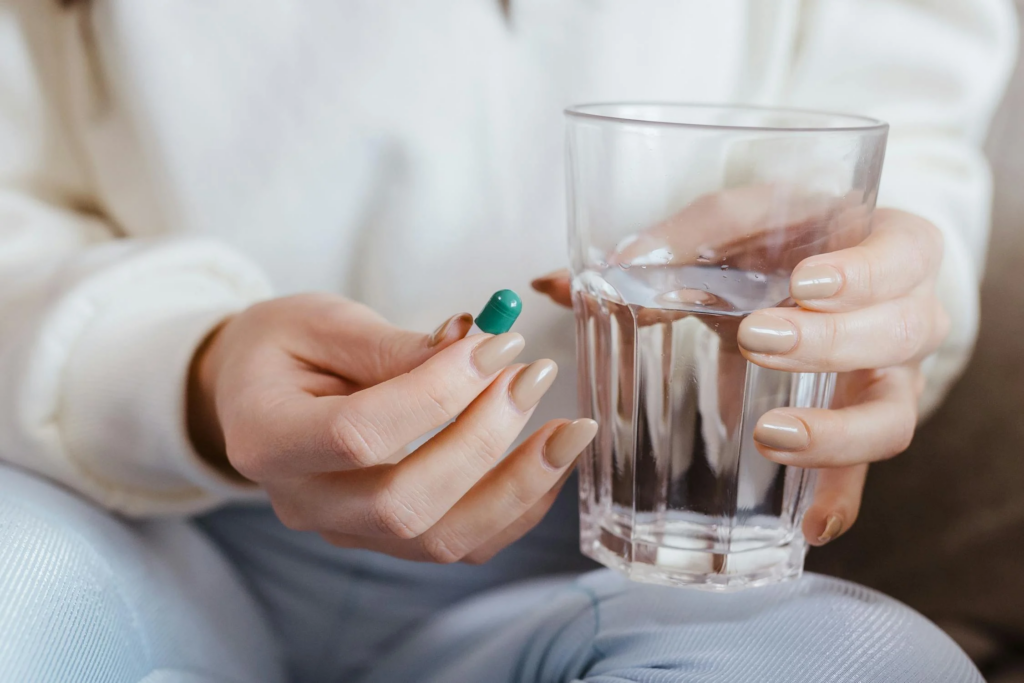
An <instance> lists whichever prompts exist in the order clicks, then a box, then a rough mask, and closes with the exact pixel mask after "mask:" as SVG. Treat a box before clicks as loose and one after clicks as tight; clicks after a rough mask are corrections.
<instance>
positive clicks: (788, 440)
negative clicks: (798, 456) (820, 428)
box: [754, 413, 811, 451]
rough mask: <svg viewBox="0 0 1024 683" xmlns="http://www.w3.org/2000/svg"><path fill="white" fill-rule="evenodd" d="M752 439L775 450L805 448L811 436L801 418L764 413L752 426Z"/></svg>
mask: <svg viewBox="0 0 1024 683" xmlns="http://www.w3.org/2000/svg"><path fill="white" fill-rule="evenodd" d="M754 441H757V442H758V443H759V444H762V445H765V446H767V447H768V448H773V449H775V450H777V451H800V450H803V449H805V448H807V445H808V444H809V443H810V442H811V436H810V434H808V432H807V425H805V424H804V422H803V420H801V419H799V418H796V417H793V416H792V415H786V414H782V413H780V414H769V415H765V416H764V417H762V418H761V419H760V421H758V423H757V426H756V427H754Z"/></svg>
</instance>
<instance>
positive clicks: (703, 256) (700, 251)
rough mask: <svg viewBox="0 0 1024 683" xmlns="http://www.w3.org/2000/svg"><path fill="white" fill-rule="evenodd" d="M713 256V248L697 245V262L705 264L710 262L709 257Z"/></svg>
mask: <svg viewBox="0 0 1024 683" xmlns="http://www.w3.org/2000/svg"><path fill="white" fill-rule="evenodd" d="M713 258H715V250H714V249H712V248H711V247H709V246H706V245H701V246H699V247H697V263H700V264H706V263H711V259H713Z"/></svg>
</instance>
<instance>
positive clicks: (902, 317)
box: [892, 304, 925, 360]
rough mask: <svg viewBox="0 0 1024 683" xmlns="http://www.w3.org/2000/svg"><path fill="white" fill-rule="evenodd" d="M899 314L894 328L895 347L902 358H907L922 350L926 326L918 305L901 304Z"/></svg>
mask: <svg viewBox="0 0 1024 683" xmlns="http://www.w3.org/2000/svg"><path fill="white" fill-rule="evenodd" d="M897 314H898V319H897V320H896V324H895V325H893V328H892V343H893V349H894V350H895V351H896V353H897V355H898V356H899V357H900V359H904V360H905V359H907V358H912V357H913V356H914V355H916V354H917V352H918V351H920V350H921V346H922V345H923V342H924V339H925V334H924V333H925V329H924V327H925V326H924V321H923V318H922V316H921V314H920V312H919V311H918V309H917V307H916V306H913V305H906V304H905V305H903V306H900V307H899V308H898V309H897Z"/></svg>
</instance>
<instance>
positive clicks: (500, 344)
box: [473, 332, 526, 377]
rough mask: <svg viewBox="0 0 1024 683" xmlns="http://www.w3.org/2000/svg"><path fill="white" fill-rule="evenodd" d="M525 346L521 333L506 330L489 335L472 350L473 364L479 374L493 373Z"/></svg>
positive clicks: (509, 361)
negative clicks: (495, 335) (488, 337)
mask: <svg viewBox="0 0 1024 683" xmlns="http://www.w3.org/2000/svg"><path fill="white" fill-rule="evenodd" d="M525 347H526V341H525V340H524V339H523V336H522V335H521V334H516V333H515V332H506V333H505V334H499V335H498V336H497V337H491V338H490V339H488V340H487V341H485V342H484V343H482V344H481V345H480V346H478V347H476V349H475V350H474V351H473V365H475V366H476V369H477V370H479V371H480V374H481V375H484V376H485V377H486V376H487V375H493V374H494V373H496V372H497V371H498V370H501V369H502V368H503V367H505V366H506V365H508V364H509V363H511V362H512V361H514V360H515V359H516V356H518V355H519V354H520V353H522V352H523V349H524V348H525Z"/></svg>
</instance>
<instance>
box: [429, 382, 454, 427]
mask: <svg viewBox="0 0 1024 683" xmlns="http://www.w3.org/2000/svg"><path fill="white" fill-rule="evenodd" d="M420 407H421V409H422V410H423V411H424V412H425V413H426V414H427V416H428V417H429V418H430V419H431V420H432V421H434V422H443V421H445V420H448V419H449V418H451V417H452V416H454V415H455V414H456V413H457V412H458V408H459V406H458V405H457V404H456V402H455V397H454V396H453V395H452V392H451V391H450V388H449V386H448V384H447V382H443V383H440V384H435V383H427V384H426V386H425V388H424V390H423V393H422V394H421V400H420Z"/></svg>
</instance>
